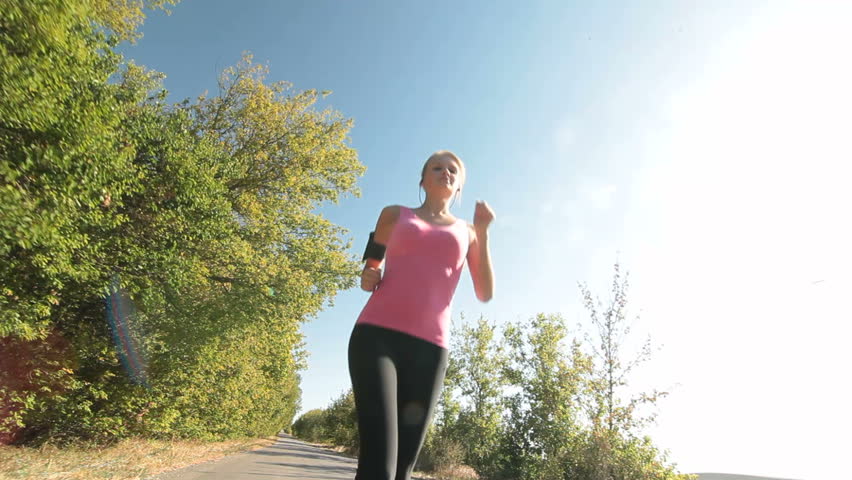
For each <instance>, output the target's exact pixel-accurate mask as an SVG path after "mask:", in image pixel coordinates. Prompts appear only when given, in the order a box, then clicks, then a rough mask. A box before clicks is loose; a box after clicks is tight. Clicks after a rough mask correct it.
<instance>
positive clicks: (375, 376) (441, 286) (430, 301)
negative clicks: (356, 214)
mask: <svg viewBox="0 0 852 480" xmlns="http://www.w3.org/2000/svg"><path fill="white" fill-rule="evenodd" d="M464 181H465V169H464V164H463V163H462V161H461V160H460V159H459V158H458V157H457V156H456V155H455V154H453V153H452V152H449V151H446V150H442V151H438V152H435V153H434V154H432V156H430V157H429V159H428V160H427V161H426V163H425V164H424V166H423V170H422V172H421V174H420V186H421V187H422V188H423V190H425V192H426V200H425V201H423V203H422V204H421V205H420V206H419V207H417V208H408V207H404V206H400V205H392V206H388V207H385V208H384V209H382V212H381V214H380V215H379V220H378V222H377V223H376V229H375V231H374V232H371V233H370V239H369V241H368V243H367V248H366V251H365V252H364V260H366V266H365V267H364V270H363V271H362V273H361V288H362V289H363V290H365V291H368V292H372V294H371V295H370V298H369V300H368V301H367V304H366V305H365V306H364V309H363V310H362V311H361V314H360V315H359V317H358V320H357V322H356V323H355V328H354V329H353V330H352V336H351V337H350V340H349V375H350V377H351V379H352V389H353V392H354V394H355V407H356V409H357V412H358V433H359V437H360V442H361V446H360V454H359V456H358V473H357V474H356V476H355V478H356V480H391V479H394V480H408V479H410V478H411V473H412V471H413V470H414V463H415V461H416V460H417V454H418V453H419V451H420V448H421V447H422V445H423V441H424V439H425V436H426V429H427V426H428V425H429V422H430V421H431V418H432V413H433V411H434V408H435V404H436V403H437V400H438V397H439V395H440V392H441V386H442V385H443V382H444V374H445V372H446V369H447V358H448V351H447V348H448V342H449V338H448V333H449V327H450V313H451V309H452V299H453V294H454V293H455V290H456V286H457V285H458V281H459V277H460V275H461V271H462V267H463V266H464V264H465V261H467V265H468V269H469V270H470V274H471V278H472V279H473V286H474V290H475V292H476V297H477V298H478V299H479V300H480V301H482V302H487V301H489V300H490V299H491V297H492V295H493V293H494V273H493V271H492V267H491V256H490V252H489V248H488V226H489V225H490V224H491V222H492V221H493V220H494V212H493V211H492V210H491V208H490V207H489V206H488V204H487V203H485V202H481V201H478V202H477V203H476V208H475V211H474V216H473V224H472V225H471V224H469V223H468V222H466V221H463V220H460V219H457V218H455V217H454V216H453V215H452V214H451V213H450V207H451V204H450V200H451V199H453V202H455V200H454V197H457V196H459V195H460V194H461V190H462V186H463V185H464ZM382 262H384V266H385V268H384V274H382V268H381V267H382Z"/></svg>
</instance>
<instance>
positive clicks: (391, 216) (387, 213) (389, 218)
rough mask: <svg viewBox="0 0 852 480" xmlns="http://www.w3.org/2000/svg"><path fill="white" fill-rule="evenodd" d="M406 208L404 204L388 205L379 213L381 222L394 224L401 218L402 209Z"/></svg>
mask: <svg viewBox="0 0 852 480" xmlns="http://www.w3.org/2000/svg"><path fill="white" fill-rule="evenodd" d="M403 208H405V207H403V206H402V205H388V206H386V207H384V208H383V209H382V213H380V214H379V223H385V224H394V223H396V221H397V219H398V218H399V213H400V211H401V210H402V209H403Z"/></svg>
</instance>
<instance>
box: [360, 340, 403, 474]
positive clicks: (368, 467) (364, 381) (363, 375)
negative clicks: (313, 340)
mask: <svg viewBox="0 0 852 480" xmlns="http://www.w3.org/2000/svg"><path fill="white" fill-rule="evenodd" d="M384 333H385V332H384V329H381V328H378V327H372V326H367V325H356V326H355V328H354V329H353V331H352V336H351V337H350V339H349V376H350V378H351V379H352V391H353V393H354V395H355V408H356V410H357V411H358V436H359V439H360V442H361V445H360V451H359V454H358V473H357V474H356V475H355V479H356V480H391V479H392V478H393V476H394V472H395V471H396V457H397V371H396V367H395V366H394V362H393V360H392V358H391V354H390V350H389V349H388V345H387V344H386V342H387V340H386V338H384V337H385V335H384Z"/></svg>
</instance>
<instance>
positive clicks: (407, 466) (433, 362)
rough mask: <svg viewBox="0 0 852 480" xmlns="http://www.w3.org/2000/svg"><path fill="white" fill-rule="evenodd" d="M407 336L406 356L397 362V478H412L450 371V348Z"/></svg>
mask: <svg viewBox="0 0 852 480" xmlns="http://www.w3.org/2000/svg"><path fill="white" fill-rule="evenodd" d="M407 338H408V342H406V343H408V345H406V346H405V348H404V350H402V351H401V352H400V354H401V355H402V356H404V358H403V359H401V360H400V361H399V362H398V364H397V366H398V368H399V372H398V373H399V375H398V381H399V387H398V390H397V392H398V393H397V402H398V405H399V453H398V459H397V464H396V476H395V477H394V478H395V480H409V479H410V478H411V473H412V472H413V471H414V464H415V462H416V461H417V455H418V453H419V452H420V448H421V447H422V446H423V441H424V440H425V438H426V430H427V427H428V426H429V422H430V421H431V420H432V414H433V413H434V411H435V405H436V404H437V403H438V397H439V396H440V395H441V387H443V385H444V374H445V373H446V371H447V354H448V352H447V350H446V349H444V348H441V347H439V346H437V345H435V344H432V343H429V342H427V341H425V340H420V339H417V338H413V337H407Z"/></svg>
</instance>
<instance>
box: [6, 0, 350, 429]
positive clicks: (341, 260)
mask: <svg viewBox="0 0 852 480" xmlns="http://www.w3.org/2000/svg"><path fill="white" fill-rule="evenodd" d="M170 3H174V2H173V1H169V0H153V1H151V2H144V3H143V2H142V1H141V0H139V1H136V0H19V1H16V0H11V1H4V2H3V7H2V8H0V443H2V442H6V443H8V442H19V443H22V442H30V443H32V442H39V441H42V440H45V439H53V440H63V439H64V440H70V439H90V440H94V441H107V440H114V439H116V438H120V437H123V436H128V435H146V436H155V437H167V438H168V437H177V436H180V437H193V438H226V437H235V436H242V435H253V436H256V435H268V434H273V433H275V432H277V431H279V430H280V429H281V428H283V427H286V426H288V425H290V423H291V422H292V419H293V416H294V415H295V412H296V411H298V408H299V401H300V389H299V372H300V371H301V370H303V369H304V368H305V352H304V349H303V339H302V334H301V333H300V322H303V321H304V320H306V319H308V318H310V317H312V316H314V315H316V313H317V312H318V311H319V310H320V309H321V308H322V305H323V304H324V303H325V302H326V301H328V300H330V299H332V298H333V297H334V296H335V294H336V293H337V292H338V291H339V290H340V289H345V288H350V287H352V286H354V280H355V279H356V278H357V270H358V267H357V264H356V263H355V261H354V260H355V259H354V258H352V257H351V256H350V255H349V254H347V253H346V252H347V250H348V248H349V246H350V245H349V244H348V242H347V241H346V240H345V239H344V235H345V234H346V232H345V230H344V229H342V228H340V227H338V226H336V225H333V224H331V223H330V222H328V221H327V220H326V219H324V218H323V217H321V216H319V215H317V214H315V213H312V212H314V211H315V210H316V208H317V206H319V205H320V204H322V203H324V202H328V201H332V202H337V201H338V200H339V199H340V198H341V197H342V196H345V195H357V194H358V190H357V188H356V183H355V182H356V180H357V178H358V177H359V176H360V175H362V174H363V171H364V167H363V165H361V164H360V163H359V162H358V159H357V155H356V152H355V151H354V150H353V149H352V148H351V147H349V146H348V140H349V138H348V135H349V130H350V128H351V121H349V120H348V119H344V118H342V116H341V115H340V114H339V113H338V112H335V111H333V110H322V111H319V110H318V109H317V108H316V106H315V104H316V102H317V100H318V99H319V98H320V97H321V96H323V95H325V94H324V93H319V92H317V91H315V90H307V91H296V90H294V89H293V88H292V86H291V85H289V84H286V83H281V82H278V83H270V82H267V81H266V78H265V75H266V70H265V68H263V67H262V66H259V65H256V64H254V63H253V62H252V59H251V56H249V55H246V56H245V57H244V58H243V60H242V61H241V62H240V63H239V64H238V65H236V66H234V67H232V68H229V69H227V70H225V71H224V72H223V73H222V75H221V77H220V81H219V90H218V92H217V93H216V94H215V95H211V96H206V95H202V96H199V97H198V98H196V99H194V100H189V99H187V100H185V101H182V102H180V103H177V104H169V103H168V102H167V101H166V98H167V91H166V90H165V89H164V87H163V85H162V83H161V78H162V75H160V74H158V73H156V72H153V71H150V70H148V69H146V68H144V67H142V66H138V65H135V64H134V63H133V62H132V61H129V60H127V59H125V58H123V57H122V55H120V54H119V53H117V51H116V47H117V46H118V45H120V44H121V42H125V41H132V40H133V39H134V38H136V37H138V35H139V34H138V33H137V28H138V26H139V25H140V24H141V22H142V19H143V18H144V10H143V9H145V8H152V7H153V8H160V7H162V8H164V7H166V6H168V4H170ZM105 299H110V300H111V301H114V302H116V303H114V304H113V305H112V306H113V307H115V308H113V309H111V310H110V312H111V313H112V314H113V315H115V318H112V320H113V323H114V325H113V326H114V329H113V330H111V329H110V323H109V322H108V321H107V316H106V315H105V314H106V312H107V303H106V302H105ZM119 307H120V308H119ZM114 339H115V340H114ZM119 346H121V347H123V348H124V350H122V349H121V348H118V347H119ZM118 352H123V356H124V357H122V356H120V355H119V353H118ZM123 360H124V361H125V362H128V361H129V363H128V364H126V365H123V364H122V361H123ZM131 364H132V365H131ZM129 367H133V369H132V371H128V370H129ZM131 374H132V375H131Z"/></svg>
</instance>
